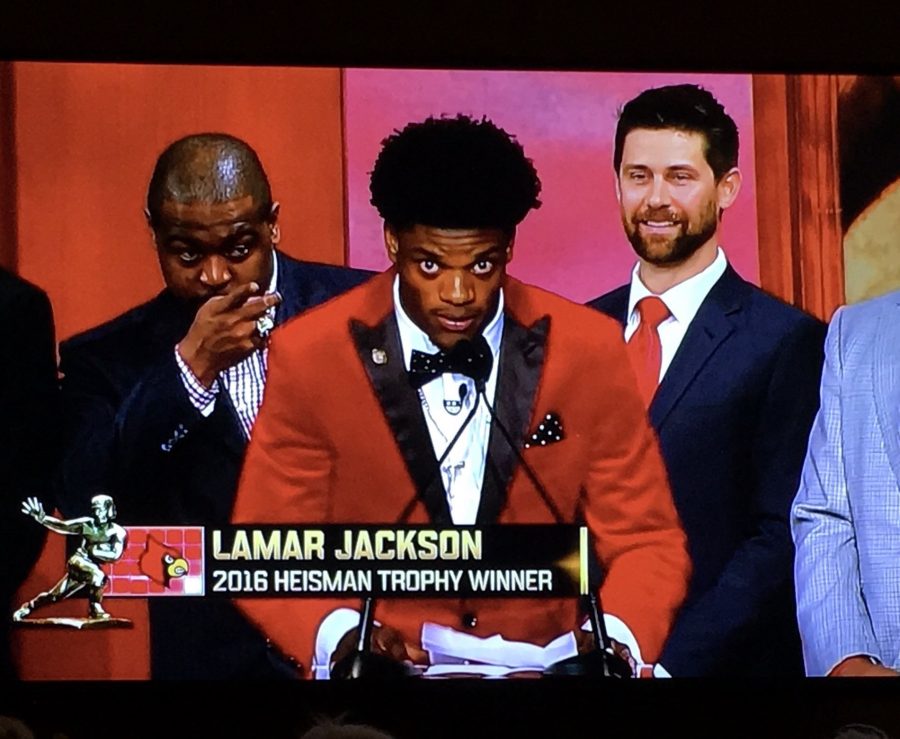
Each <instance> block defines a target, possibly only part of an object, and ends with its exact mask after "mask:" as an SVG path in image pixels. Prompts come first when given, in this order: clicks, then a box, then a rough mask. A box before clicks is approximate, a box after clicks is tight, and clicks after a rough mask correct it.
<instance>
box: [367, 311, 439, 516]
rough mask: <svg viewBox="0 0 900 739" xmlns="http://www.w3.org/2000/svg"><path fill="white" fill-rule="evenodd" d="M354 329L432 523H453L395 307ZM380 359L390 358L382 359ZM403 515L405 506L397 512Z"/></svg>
mask: <svg viewBox="0 0 900 739" xmlns="http://www.w3.org/2000/svg"><path fill="white" fill-rule="evenodd" d="M350 333H351V335H352V337H353V342H354V344H355V345H356V351H357V352H358V353H359V358H360V361H361V362H362V364H363V367H365V368H366V373H367V374H368V375H369V381H370V382H371V383H372V388H373V389H374V391H375V395H376V397H377V398H378V402H379V403H380V404H381V410H382V411H383V412H384V416H385V418H386V419H387V422H388V425H389V426H390V427H391V431H393V433H394V439H395V440H396V442H397V447H398V448H399V450H400V454H401V455H402V456H403V460H404V462H406V468H407V469H408V470H409V474H410V477H412V480H413V483H414V484H415V486H416V490H418V491H419V496H420V498H421V500H422V502H423V503H424V505H425V508H426V510H427V511H428V515H429V516H430V518H431V521H432V523H434V524H437V525H450V524H452V519H451V517H450V507H449V506H448V504H447V494H446V492H445V491H444V485H443V481H442V480H441V477H440V475H439V474H438V466H437V458H436V457H435V455H434V447H433V446H432V445H431V436H430V435H429V434H428V426H427V425H426V423H425V416H424V415H423V414H422V404H421V402H420V401H419V396H418V393H416V391H415V390H414V389H413V387H412V385H410V383H409V377H408V375H407V372H406V367H405V365H404V363H403V349H402V347H401V345H400V332H399V330H398V329H397V320H396V318H395V317H394V314H393V312H392V313H391V314H390V315H389V316H388V317H387V318H386V319H385V320H384V321H382V322H381V323H380V324H379V325H378V326H375V327H374V328H370V327H369V326H366V325H365V324H363V323H361V322H359V321H351V322H350ZM376 358H377V359H378V360H379V361H381V360H382V359H385V360H386V361H383V362H382V363H381V364H379V363H378V362H376ZM399 514H400V511H397V515H399Z"/></svg>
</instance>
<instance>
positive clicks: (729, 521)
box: [588, 266, 825, 676]
mask: <svg viewBox="0 0 900 739" xmlns="http://www.w3.org/2000/svg"><path fill="white" fill-rule="evenodd" d="M629 290H630V287H629V286H628V285H625V286H623V287H620V288H618V289H616V290H614V291H612V292H610V293H607V294H606V295H604V296H602V297H600V298H597V299H596V300H593V301H591V302H590V303H588V305H590V306H591V307H593V308H596V309H597V310H600V311H602V312H604V313H606V314H607V315H609V316H612V317H613V318H615V319H617V320H618V321H619V322H620V323H622V325H623V326H624V325H625V322H626V313H627V310H628V296H629ZM824 340H825V325H824V324H823V323H822V322H821V321H819V320H818V319H816V318H813V317H812V316H809V315H807V314H806V313H803V312H802V311H800V310H798V309H796V308H793V307H791V306H789V305H787V304H785V303H782V302H781V301H779V300H777V299H776V298H774V297H772V296H770V295H768V294H766V293H765V292H763V291H762V290H760V289H759V288H757V287H756V286H754V285H752V284H750V283H749V282H747V281H745V280H743V279H742V278H741V277H740V276H739V275H738V274H737V272H735V271H734V270H733V269H732V268H731V267H730V266H729V267H728V268H727V269H726V271H725V273H724V274H723V275H722V277H721V278H720V279H719V280H718V281H717V282H716V284H715V285H714V286H713V288H712V290H710V292H709V294H708V295H707V297H706V299H705V300H704V301H703V303H702V305H701V306H700V310H699V311H698V312H697V315H696V316H695V317H694V320H693V321H692V322H691V325H690V326H689V328H688V331H687V333H686V334H685V337H684V339H683V341H682V343H681V345H680V346H679V348H678V351H677V352H676V354H675V357H674V358H673V360H672V363H671V365H670V366H669V368H668V370H667V371H666V375H665V377H664V378H663V381H662V383H661V384H660V386H659V388H658V390H657V392H656V395H655V396H654V398H653V401H652V403H651V406H650V420H651V422H652V424H653V427H654V428H655V429H656V431H657V434H658V435H659V441H660V447H661V449H662V454H663V458H664V460H665V462H666V466H667V468H668V472H669V480H670V483H671V487H672V493H673V496H674V498H675V505H676V507H677V509H678V512H679V514H680V515H681V520H682V524H683V526H684V530H685V532H686V534H687V537H688V547H689V550H690V553H691V558H692V560H693V565H694V570H693V578H692V580H691V584H690V587H689V590H688V596H687V599H686V600H685V603H684V605H683V606H682V609H681V611H680V613H679V615H678V617H677V618H676V621H675V625H674V627H673V629H672V632H671V634H670V635H669V639H668V641H667V643H666V646H665V647H664V649H663V653H662V656H661V657H660V663H661V664H662V665H663V666H664V667H665V668H666V669H667V670H669V672H671V673H672V675H674V676H709V675H802V674H803V663H802V659H801V655H800V640H799V635H798V632H797V623H796V615H795V613H796V609H795V601H794V590H793V580H792V566H793V555H794V550H793V545H792V543H791V535H790V529H789V525H788V521H789V513H790V507H791V503H792V501H793V499H794V495H795V494H796V492H797V486H798V484H799V479H800V470H801V468H802V466H803V458H804V455H805V453H806V445H807V440H808V438H809V430H810V427H811V425H812V422H813V418H814V417H815V414H816V410H817V409H818V402H819V393H818V391H819V380H820V376H821V370H822V361H823V345H824Z"/></svg>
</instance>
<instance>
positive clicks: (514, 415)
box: [476, 313, 550, 525]
mask: <svg viewBox="0 0 900 739" xmlns="http://www.w3.org/2000/svg"><path fill="white" fill-rule="evenodd" d="M549 328H550V317H549V316H544V317H543V318H542V319H541V320H540V321H537V322H536V323H535V324H534V325H533V326H531V327H530V328H525V327H524V326H522V325H521V324H520V323H518V322H517V321H515V320H514V319H513V318H512V317H511V316H510V314H508V313H507V314H506V317H505V319H504V325H503V340H502V341H501V343H500V364H499V367H498V369H497V372H498V375H497V391H496V396H495V398H494V411H495V412H496V414H497V417H498V418H499V419H500V421H501V423H502V424H503V426H504V427H505V428H506V430H507V431H508V432H509V435H510V437H511V439H512V442H513V444H515V447H516V449H518V450H519V451H520V452H521V451H522V449H523V447H524V443H525V436H526V434H527V433H528V424H529V422H530V421H531V416H532V415H533V412H534V401H535V396H536V394H537V388H538V383H539V382H540V379H541V370H542V369H543V367H544V348H545V346H546V343H547V332H548V331H549ZM517 461H518V460H517V459H516V454H515V452H514V451H513V449H512V448H510V445H509V443H508V442H507V441H506V439H505V438H504V437H503V434H502V433H501V431H500V429H499V428H498V427H497V424H496V423H491V438H490V442H489V444H488V456H487V463H486V464H485V474H484V482H483V483H482V486H481V502H480V503H479V505H478V516H477V517H476V523H477V524H478V525H486V524H489V523H494V522H496V521H497V519H498V518H499V517H500V512H501V511H502V510H503V507H504V506H505V505H506V495H507V488H508V487H509V481H510V480H511V479H512V475H513V472H514V471H515V467H516V463H517Z"/></svg>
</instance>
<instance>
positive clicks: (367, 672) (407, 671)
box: [331, 395, 478, 680]
mask: <svg viewBox="0 0 900 739" xmlns="http://www.w3.org/2000/svg"><path fill="white" fill-rule="evenodd" d="M476 410H478V395H476V396H475V404H474V405H473V406H472V410H471V411H469V414H468V416H466V418H465V420H464V421H463V422H462V425H461V426H460V427H459V430H458V431H457V432H456V435H455V436H454V437H453V439H451V440H450V443H449V444H448V445H447V448H446V449H445V450H444V453H443V454H442V455H441V458H440V459H439V460H438V462H437V467H436V472H435V475H434V476H433V477H432V478H431V479H430V480H429V481H428V484H427V485H425V487H424V489H423V490H427V489H428V488H429V487H431V484H432V483H433V482H434V478H435V477H436V476H437V475H438V474H440V470H441V465H442V464H443V463H444V460H446V459H447V456H448V455H449V454H450V450H451V449H453V447H454V445H455V444H456V442H457V441H459V438H460V437H461V436H462V433H463V431H465V429H466V427H467V426H468V425H469V423H471V421H472V419H473V418H474V417H475V411H476ZM419 500H420V496H419V495H418V494H417V495H416V496H415V497H414V498H413V499H412V500H411V501H410V502H409V504H408V505H407V506H406V508H405V509H404V511H403V513H402V514H401V515H400V518H399V519H398V520H399V522H401V523H402V522H405V521H406V519H407V518H409V515H410V514H411V513H412V511H413V509H414V508H415V507H416V505H417V504H418V502H419ZM374 621H375V598H374V597H373V596H372V595H367V596H366V597H365V598H363V601H362V610H361V612H360V616H359V638H358V640H357V642H356V649H355V650H354V651H353V652H352V653H351V654H348V655H347V656H346V657H344V658H343V659H340V660H338V661H337V662H336V663H335V665H334V668H333V669H332V670H331V677H332V678H333V679H335V680H357V679H360V678H374V679H378V680H384V679H393V678H400V677H409V676H412V675H415V674H416V672H415V670H414V669H413V668H412V667H411V666H410V665H407V664H405V663H403V662H398V661H397V660H395V659H391V658H390V657H387V656H385V655H383V654H375V653H374V652H373V651H372V627H373V625H374Z"/></svg>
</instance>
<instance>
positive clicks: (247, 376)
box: [175, 259, 278, 439]
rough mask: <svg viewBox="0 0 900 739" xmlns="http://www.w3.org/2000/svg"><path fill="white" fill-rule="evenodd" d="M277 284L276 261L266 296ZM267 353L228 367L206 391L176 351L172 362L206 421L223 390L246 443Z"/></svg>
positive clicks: (271, 311) (271, 314)
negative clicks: (174, 362)
mask: <svg viewBox="0 0 900 739" xmlns="http://www.w3.org/2000/svg"><path fill="white" fill-rule="evenodd" d="M277 280H278V260H277V259H273V260H272V279H271V280H269V287H268V288H267V290H266V292H270V293H271V292H274V291H275V286H276V284H277ZM275 310H276V308H275V306H272V307H270V308H269V309H268V310H267V311H266V313H267V315H268V316H269V318H270V319H271V320H272V322H273V323H274V321H275ZM268 358H269V350H268V349H267V348H263V349H257V350H256V351H255V352H253V353H252V354H251V355H250V356H249V357H246V358H245V359H242V360H241V361H240V362H238V363H237V364H236V365H234V366H233V367H229V368H228V369H226V370H224V371H223V372H220V373H219V376H218V377H217V378H216V381H215V382H214V383H213V385H212V387H206V386H205V385H204V384H203V383H202V382H200V380H198V379H197V377H196V375H194V373H193V372H192V371H191V368H190V367H188V365H187V362H185V361H184V359H182V357H181V354H179V353H178V349H177V347H176V349H175V361H176V362H177V363H178V368H179V369H180V370H181V382H182V383H183V384H184V387H185V390H187V393H188V398H190V401H191V405H193V406H194V407H195V408H196V409H197V410H198V411H200V413H202V414H203V416H205V417H209V416H210V415H211V414H212V412H213V411H214V410H215V408H216V396H217V395H218V394H219V390H220V389H221V388H223V387H224V388H225V390H226V391H227V392H228V395H229V397H230V398H231V403H232V405H233V406H234V410H235V411H236V412H237V416H238V419H239V420H240V422H241V429H242V430H243V432H244V436H245V437H246V438H247V439H249V438H250V432H251V431H252V430H253V424H254V423H255V422H256V416H257V414H258V413H259V406H260V405H261V404H262V399H263V391H264V390H265V387H266V370H267V366H268Z"/></svg>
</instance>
